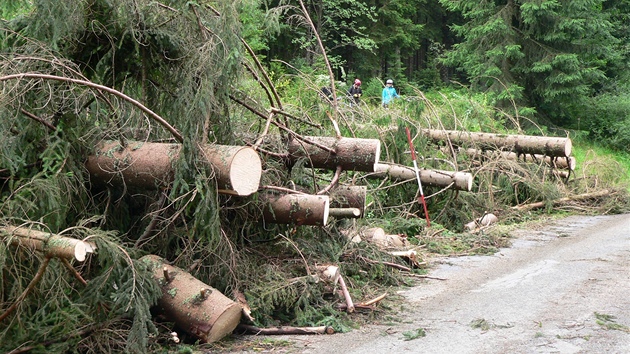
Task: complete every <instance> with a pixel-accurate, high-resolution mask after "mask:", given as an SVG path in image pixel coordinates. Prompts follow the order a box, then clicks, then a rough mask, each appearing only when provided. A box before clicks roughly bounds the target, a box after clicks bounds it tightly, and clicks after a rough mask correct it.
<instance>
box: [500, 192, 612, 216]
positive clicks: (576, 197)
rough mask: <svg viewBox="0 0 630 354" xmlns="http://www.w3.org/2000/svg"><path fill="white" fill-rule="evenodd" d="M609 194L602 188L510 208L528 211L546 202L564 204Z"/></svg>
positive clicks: (542, 206) (543, 205) (540, 206)
mask: <svg viewBox="0 0 630 354" xmlns="http://www.w3.org/2000/svg"><path fill="white" fill-rule="evenodd" d="M609 194H610V191H609V190H608V189H604V190H601V191H597V192H593V193H584V194H578V195H574V196H571V197H566V198H560V199H556V200H552V201H549V202H536V203H530V204H523V205H517V206H514V207H512V209H514V210H518V211H528V210H532V209H539V208H544V207H545V206H546V205H547V203H551V204H552V205H554V206H555V205H558V204H564V203H568V202H575V201H580V200H586V199H592V198H601V197H605V196H607V195H609Z"/></svg>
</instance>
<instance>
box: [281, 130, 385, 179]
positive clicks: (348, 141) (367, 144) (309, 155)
mask: <svg viewBox="0 0 630 354" xmlns="http://www.w3.org/2000/svg"><path fill="white" fill-rule="evenodd" d="M305 139H307V140H308V141H313V142H315V143H317V144H319V145H322V146H326V147H328V148H329V149H330V150H332V151H334V153H331V152H330V151H326V150H324V149H322V148H321V147H319V146H317V145H313V144H309V143H306V142H303V141H300V140H297V139H292V140H291V141H290V142H289V146H288V150H289V156H290V158H291V160H292V161H293V162H295V161H297V160H299V159H302V158H306V159H307V160H308V162H307V166H310V167H313V168H323V169H329V170H336V169H337V166H341V168H342V169H344V170H346V171H364V172H374V165H376V164H377V163H378V159H379V156H380V154H381V142H380V141H379V140H377V139H359V138H339V139H337V138H331V137H318V136H309V137H305Z"/></svg>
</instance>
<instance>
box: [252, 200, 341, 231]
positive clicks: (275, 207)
mask: <svg viewBox="0 0 630 354" xmlns="http://www.w3.org/2000/svg"><path fill="white" fill-rule="evenodd" d="M263 200H264V202H265V206H264V209H263V217H264V220H265V221H266V222H268V223H274V224H297V225H316V226H324V225H326V224H327V223H328V216H329V214H330V200H329V197H328V196H326V195H311V194H285V195H282V196H271V195H269V196H264V197H263Z"/></svg>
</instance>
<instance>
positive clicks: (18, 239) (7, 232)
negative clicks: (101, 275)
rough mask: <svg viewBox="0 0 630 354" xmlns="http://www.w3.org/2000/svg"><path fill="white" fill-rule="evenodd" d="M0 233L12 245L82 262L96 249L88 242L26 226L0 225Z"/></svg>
mask: <svg viewBox="0 0 630 354" xmlns="http://www.w3.org/2000/svg"><path fill="white" fill-rule="evenodd" d="M0 234H3V236H5V237H8V238H9V240H10V242H11V244H12V245H15V246H22V247H28V248H30V249H34V250H37V251H40V252H42V253H44V254H45V255H46V256H49V257H59V258H63V259H68V260H71V259H76V260H77V261H79V262H83V261H84V260H85V258H86V256H87V254H88V253H93V252H94V250H95V249H96V246H95V245H94V244H92V243H90V242H85V241H81V240H77V239H74V238H71V237H65V236H61V235H57V234H52V233H49V232H43V231H38V230H33V229H30V228H27V227H18V226H1V227H0Z"/></svg>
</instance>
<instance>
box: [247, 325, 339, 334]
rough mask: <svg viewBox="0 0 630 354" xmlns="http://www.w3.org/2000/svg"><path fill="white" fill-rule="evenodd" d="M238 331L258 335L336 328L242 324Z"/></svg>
mask: <svg viewBox="0 0 630 354" xmlns="http://www.w3.org/2000/svg"><path fill="white" fill-rule="evenodd" d="M237 332H239V333H243V334H256V335H259V334H260V335H281V334H333V333H335V329H334V328H332V327H330V326H319V327H287V326H284V327H273V328H260V327H256V326H251V325H246V324H240V325H238V327H237Z"/></svg>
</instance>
